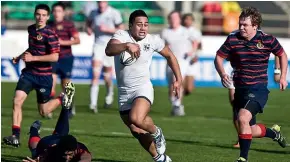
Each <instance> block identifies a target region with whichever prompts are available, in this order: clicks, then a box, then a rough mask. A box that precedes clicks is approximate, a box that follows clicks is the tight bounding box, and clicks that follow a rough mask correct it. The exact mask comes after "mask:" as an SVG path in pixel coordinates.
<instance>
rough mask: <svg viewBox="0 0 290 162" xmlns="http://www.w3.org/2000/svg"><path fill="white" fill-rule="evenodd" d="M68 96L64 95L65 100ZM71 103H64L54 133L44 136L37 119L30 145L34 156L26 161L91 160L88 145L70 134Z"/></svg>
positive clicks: (73, 161)
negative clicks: (40, 133) (66, 104)
mask: <svg viewBox="0 0 290 162" xmlns="http://www.w3.org/2000/svg"><path fill="white" fill-rule="evenodd" d="M66 99H67V98H66V97H64V98H63V100H66ZM70 109H71V105H69V106H64V105H62V110H61V113H60V116H59V118H58V121H57V124H56V126H55V130H54V132H53V134H52V135H49V136H45V137H43V138H41V137H40V135H39V130H40V127H41V123H40V121H38V120H37V121H35V122H34V123H32V125H31V127H30V137H29V142H28V147H29V149H30V151H31V154H32V158H29V157H27V159H24V160H23V161H24V162H52V161H53V162H61V161H64V162H90V161H91V159H92V156H91V154H90V152H89V150H88V149H87V147H86V146H85V145H84V144H83V143H80V142H78V141H77V140H76V138H75V137H73V136H72V135H69V134H68V133H69V112H70V111H69V110H70Z"/></svg>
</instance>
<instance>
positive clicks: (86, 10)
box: [82, 1, 98, 17]
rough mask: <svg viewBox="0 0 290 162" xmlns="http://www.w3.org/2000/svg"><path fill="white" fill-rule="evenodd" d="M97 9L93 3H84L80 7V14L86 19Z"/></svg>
mask: <svg viewBox="0 0 290 162" xmlns="http://www.w3.org/2000/svg"><path fill="white" fill-rule="evenodd" d="M97 8H98V7H97V3H96V2H95V1H84V2H83V5H82V12H83V14H84V15H85V16H86V17H89V16H90V14H91V12H92V11H93V10H96V9H97Z"/></svg>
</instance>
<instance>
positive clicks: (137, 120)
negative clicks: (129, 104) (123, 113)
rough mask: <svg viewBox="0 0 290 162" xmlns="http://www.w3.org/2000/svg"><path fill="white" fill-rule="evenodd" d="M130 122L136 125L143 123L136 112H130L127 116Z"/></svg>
mask: <svg viewBox="0 0 290 162" xmlns="http://www.w3.org/2000/svg"><path fill="white" fill-rule="evenodd" d="M129 119H130V122H131V123H132V124H134V125H136V126H140V125H142V124H143V121H144V119H142V118H141V117H140V116H139V115H137V114H130V116H129Z"/></svg>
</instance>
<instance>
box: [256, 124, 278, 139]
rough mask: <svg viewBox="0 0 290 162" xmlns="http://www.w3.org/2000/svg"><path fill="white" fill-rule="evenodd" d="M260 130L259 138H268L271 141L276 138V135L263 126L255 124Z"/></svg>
mask: <svg viewBox="0 0 290 162" xmlns="http://www.w3.org/2000/svg"><path fill="white" fill-rule="evenodd" d="M257 125H258V126H259V127H260V128H261V132H262V133H261V137H268V138H271V139H275V138H276V133H275V132H274V131H273V130H272V129H270V128H267V127H266V126H265V125H264V124H257Z"/></svg>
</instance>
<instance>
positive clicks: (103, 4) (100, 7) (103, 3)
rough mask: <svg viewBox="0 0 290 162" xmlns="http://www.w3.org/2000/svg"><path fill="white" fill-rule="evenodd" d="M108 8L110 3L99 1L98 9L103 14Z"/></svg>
mask: <svg viewBox="0 0 290 162" xmlns="http://www.w3.org/2000/svg"><path fill="white" fill-rule="evenodd" d="M107 6H108V2H106V1H99V2H98V8H99V9H100V11H101V12H104V11H105V9H106V8H107Z"/></svg>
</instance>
